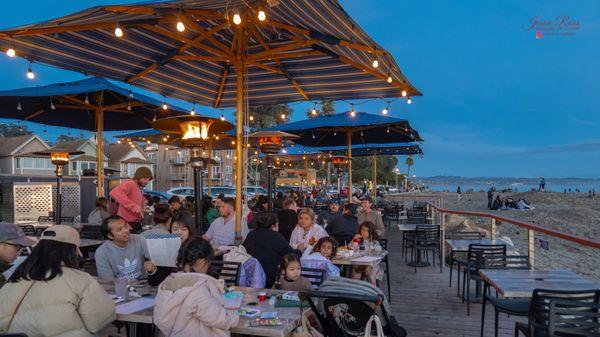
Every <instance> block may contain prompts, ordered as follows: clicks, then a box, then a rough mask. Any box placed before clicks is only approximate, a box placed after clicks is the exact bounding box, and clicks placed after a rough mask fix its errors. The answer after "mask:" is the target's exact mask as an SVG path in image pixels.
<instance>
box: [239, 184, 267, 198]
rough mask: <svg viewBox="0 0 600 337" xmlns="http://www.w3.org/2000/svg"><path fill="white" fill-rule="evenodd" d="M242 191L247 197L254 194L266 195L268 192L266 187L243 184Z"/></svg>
mask: <svg viewBox="0 0 600 337" xmlns="http://www.w3.org/2000/svg"><path fill="white" fill-rule="evenodd" d="M242 191H244V193H245V194H246V195H247V196H248V197H253V196H255V195H257V194H258V195H267V194H268V193H269V192H267V190H266V189H264V188H262V187H260V186H244V187H243V188H242Z"/></svg>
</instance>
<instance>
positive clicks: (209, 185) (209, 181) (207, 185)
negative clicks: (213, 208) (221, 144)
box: [206, 138, 213, 196]
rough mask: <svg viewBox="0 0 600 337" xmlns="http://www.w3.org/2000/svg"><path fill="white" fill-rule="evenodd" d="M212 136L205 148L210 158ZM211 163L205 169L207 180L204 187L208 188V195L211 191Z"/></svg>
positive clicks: (211, 153) (211, 154)
mask: <svg viewBox="0 0 600 337" xmlns="http://www.w3.org/2000/svg"><path fill="white" fill-rule="evenodd" d="M212 142H213V141H212V138H209V139H208V148H207V152H208V157H209V158H210V159H212V158H213V144H212ZM212 168H213V166H212V164H208V166H207V170H208V174H207V176H208V182H207V183H206V188H207V189H208V191H207V192H208V195H209V196H210V192H211V188H212Z"/></svg>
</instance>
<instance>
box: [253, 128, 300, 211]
mask: <svg viewBox="0 0 600 337" xmlns="http://www.w3.org/2000/svg"><path fill="white" fill-rule="evenodd" d="M248 138H250V139H256V140H258V148H259V149H260V152H262V153H263V154H264V155H265V157H266V161H267V202H268V211H269V212H271V211H272V210H273V184H272V180H273V169H274V168H275V165H274V164H273V156H274V155H276V154H278V153H279V150H281V147H282V146H284V145H285V142H288V141H291V140H292V139H295V138H298V136H296V135H292V134H290V133H287V132H281V131H258V132H255V133H252V134H250V135H248Z"/></svg>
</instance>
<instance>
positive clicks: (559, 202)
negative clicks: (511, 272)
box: [427, 192, 600, 280]
mask: <svg viewBox="0 0 600 337" xmlns="http://www.w3.org/2000/svg"><path fill="white" fill-rule="evenodd" d="M427 194H428V195H432V194H434V195H440V196H442V197H443V198H444V208H447V209H454V210H465V211H477V212H488V213H491V214H498V215H502V216H505V217H510V218H515V219H519V220H525V221H528V222H532V223H535V224H539V225H542V226H544V227H547V228H551V229H555V230H558V231H562V232H565V233H569V234H572V235H576V236H581V237H586V238H591V239H600V198H598V197H596V199H590V198H589V197H588V196H587V194H585V195H584V194H574V193H573V194H563V193H557V192H522V193H500V197H501V198H504V197H506V196H512V197H513V198H514V199H515V200H517V199H519V198H525V199H526V200H527V201H529V202H530V203H531V204H532V205H533V206H534V207H535V209H534V210H489V209H488V208H487V196H486V193H485V192H472V193H463V195H462V199H461V200H458V197H457V194H456V193H441V192H434V193H427ZM446 224H447V230H448V232H452V231H455V230H474V229H475V227H474V226H476V227H477V228H478V229H483V230H488V229H489V220H488V219H480V218H475V217H462V216H456V215H451V216H448V217H447V222H446ZM497 232H498V236H499V237H508V238H510V240H512V241H513V242H514V244H515V246H516V247H517V250H518V253H519V254H523V255H526V254H527V230H525V229H523V228H520V227H517V226H514V225H510V224H506V223H499V224H498V225H497ZM536 238H539V239H541V240H544V241H547V242H548V249H547V250H546V249H542V248H541V247H540V245H539V242H538V244H537V245H536V250H535V258H536V261H535V267H536V268H537V269H571V270H573V271H575V272H577V273H579V274H581V275H583V276H585V277H588V278H593V279H597V280H600V252H599V251H598V250H597V249H593V248H589V247H585V246H582V245H580V244H577V243H572V242H568V241H566V240H562V239H557V238H554V237H550V236H548V235H545V234H538V233H536Z"/></svg>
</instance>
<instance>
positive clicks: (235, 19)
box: [233, 11, 242, 25]
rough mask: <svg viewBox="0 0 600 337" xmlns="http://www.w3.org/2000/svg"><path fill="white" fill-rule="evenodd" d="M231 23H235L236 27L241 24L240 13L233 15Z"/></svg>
mask: <svg viewBox="0 0 600 337" xmlns="http://www.w3.org/2000/svg"><path fill="white" fill-rule="evenodd" d="M233 23H235V24H236V25H239V24H241V23H242V17H241V16H240V13H238V12H237V11H235V12H234V13H233Z"/></svg>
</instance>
